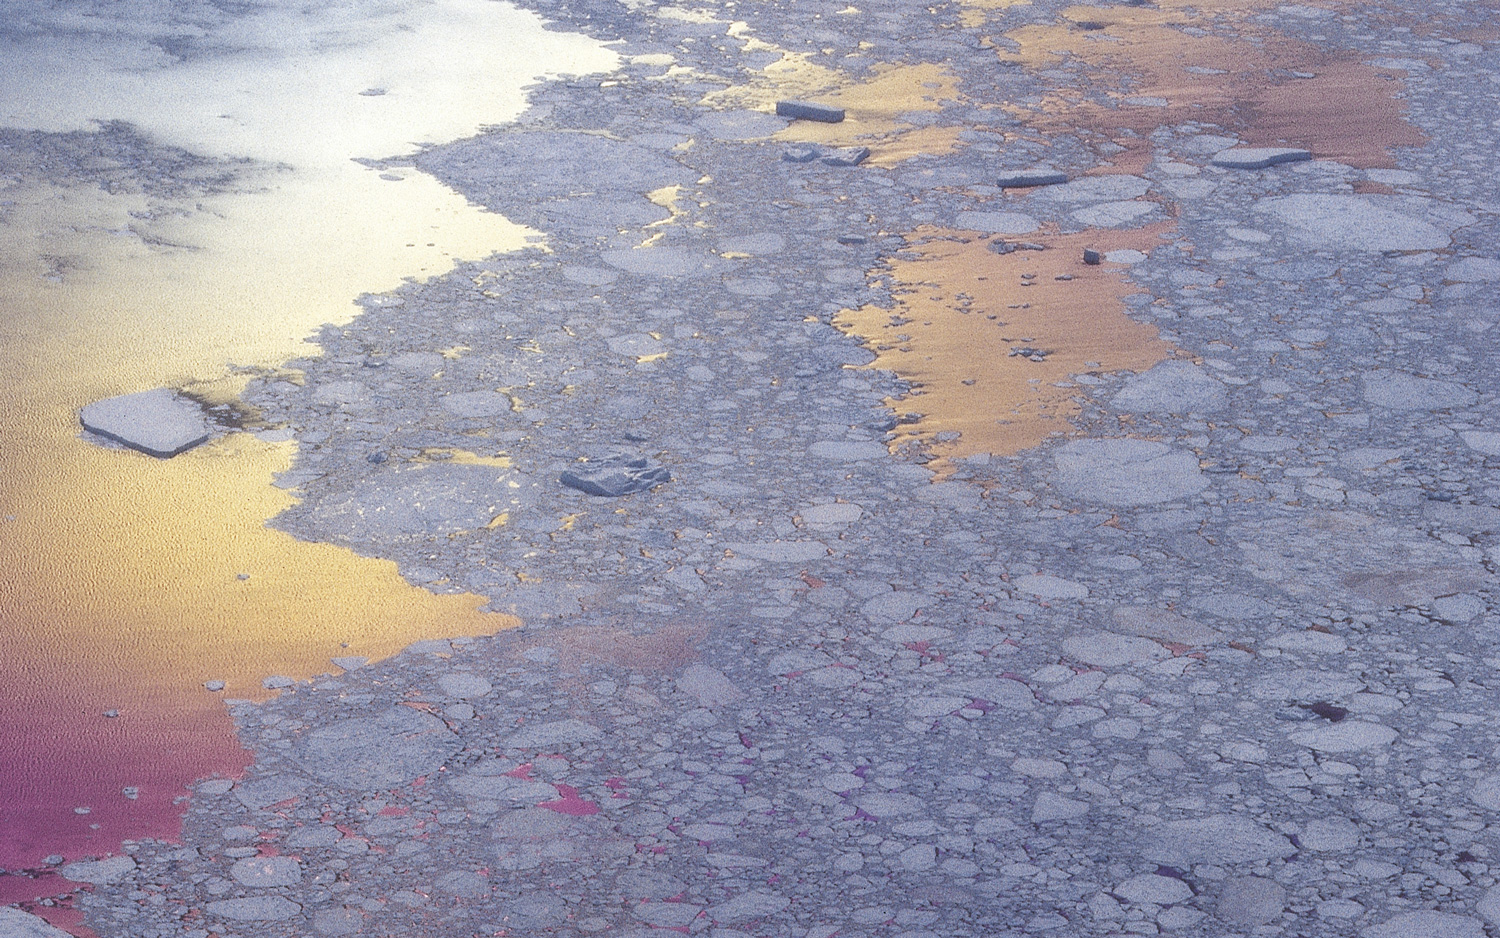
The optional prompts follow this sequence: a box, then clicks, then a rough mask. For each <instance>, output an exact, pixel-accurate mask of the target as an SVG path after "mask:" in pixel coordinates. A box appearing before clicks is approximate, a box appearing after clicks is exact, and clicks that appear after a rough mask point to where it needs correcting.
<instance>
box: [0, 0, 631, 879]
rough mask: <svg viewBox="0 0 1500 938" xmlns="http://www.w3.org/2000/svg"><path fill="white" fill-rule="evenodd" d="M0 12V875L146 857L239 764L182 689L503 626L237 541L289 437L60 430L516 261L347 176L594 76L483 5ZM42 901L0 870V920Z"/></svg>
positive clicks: (136, 6)
mask: <svg viewBox="0 0 1500 938" xmlns="http://www.w3.org/2000/svg"><path fill="white" fill-rule="evenodd" d="M5 14H6V15H5V18H4V20H3V21H0V43H3V44H4V46H5V49H4V53H3V55H4V62H5V67H4V68H3V69H0V125H3V126H5V127H7V128H10V129H8V130H5V131H3V132H0V144H3V146H0V440H4V441H5V442H4V446H3V447H0V519H3V520H0V655H3V658H0V660H3V661H4V663H5V666H6V671H7V678H6V684H5V694H4V696H3V703H0V745H4V746H5V748H6V752H7V759H6V760H5V761H4V762H3V763H0V832H3V833H0V867H4V868H6V869H10V870H15V869H17V868H27V867H35V866H37V864H39V863H40V861H41V860H42V858H43V857H44V856H45V855H47V854H53V853H56V854H61V855H64V856H69V857H71V856H77V855H82V854H103V853H106V852H110V851H112V850H114V849H116V848H117V846H118V843H119V841H120V840H121V839H122V838H125V837H133V836H143V835H150V836H171V835H172V834H173V833H174V830H175V827H176V823H177V820H176V818H177V812H178V807H177V806H176V805H175V804H174V801H175V799H177V798H178V797H179V796H180V795H181V794H182V793H183V791H184V789H183V785H184V783H186V782H188V781H190V780H191V779H193V778H195V777H199V776H202V775H206V774H211V773H214V772H233V771H235V770H237V769H238V768H239V767H240V766H241V765H242V763H243V758H244V756H243V754H241V753H240V752H239V750H238V746H237V744H236V742H235V739H234V736H233V733H232V728H231V726H230V724H229V721H228V719H227V717H226V715H225V713H224V711H223V708H222V705H221V704H220V702H219V700H218V698H216V697H215V696H213V695H212V694H210V693H208V692H207V691H205V690H204V689H203V688H202V687H201V686H200V685H201V682H203V681H205V680H210V679H218V680H224V681H227V682H228V688H227V690H226V691H225V693H227V694H230V695H235V696H242V697H248V696H255V695H257V694H262V693H264V691H263V690H262V688H261V687H260V683H259V682H260V680H261V678H262V677H264V676H265V675H267V674H271V673H279V674H284V675H288V676H291V677H305V676H308V675H311V674H315V673H318V672H321V671H324V670H326V669H328V667H329V666H328V664H327V660H328V658H329V657H330V656H333V655H341V654H342V655H365V656H369V657H378V656H380V655H383V654H389V653H390V652H392V651H394V650H395V649H397V648H399V647H401V646H403V645H405V644H407V643H409V642H411V641H413V640H417V639H421V638H424V637H435V636H439V635H461V634H476V633H482V632H488V631H493V630H494V629H496V628H500V627H504V626H506V625H508V624H511V623H513V621H514V620H512V619H508V618H506V617H502V616H494V615H487V614H484V613H481V612H479V611H478V607H479V605H480V604H481V603H482V602H483V599H482V597H476V596H441V597H439V596H434V595H432V594H430V593H427V592H425V591H423V590H419V589H415V588H413V587H411V586H409V585H408V584H406V583H405V582H404V581H402V580H401V578H400V577H399V576H398V575H397V573H396V571H395V567H394V565H392V564H390V563H387V562H383V561H376V560H369V559H364V558H359V557H356V556H354V555H353V554H351V553H349V552H348V551H346V550H343V549H338V548H334V547H331V546H328V545H320V544H305V543H301V542H298V541H295V540H294V539H292V538H291V537H289V536H287V535H285V534H281V533H279V532H276V531H272V530H268V529H266V528H265V526H264V522H265V519H267V518H269V517H271V516H273V515H274V514H276V513H277V512H278V511H280V510H282V509H283V508H284V507H286V505H287V504H289V496H288V495H287V494H286V493H283V492H281V491H280V490H278V489H275V488H273V487H272V486H271V485H270V482H271V479H272V477H273V475H274V474H275V473H276V472H278V471H282V470H285V469H286V468H287V467H288V466H289V464H290V460H291V458H292V455H293V450H292V446H291V444H287V443H272V442H269V441H267V440H262V439H258V438H256V437H255V436H253V435H250V434H246V433H237V434H233V435H229V436H227V437H224V438H222V439H220V440H218V441H216V442H214V443H211V444H209V445H207V446H205V447H202V448H200V449H199V450H195V451H193V452H190V453H187V454H184V455H183V456H179V457H177V458H176V459H173V460H170V461H159V460H154V459H151V458H150V457H146V456H142V455H140V454H138V453H134V452H129V451H124V450H118V449H106V448H102V447H99V446H97V445H95V444H94V443H92V442H88V441H85V440H83V439H81V438H80V434H79V431H78V425H77V411H78V408H79V407H81V406H82V405H83V404H85V403H88V402H89V401H91V400H95V399H98V398H101V397H105V396H110V395H114V394H120V393H126V392H130V391H135V390H140V389H142V388H146V387H152V386H157V385H171V386H177V387H182V386H186V385H190V384H197V385H202V386H209V387H214V386H219V387H222V386H223V384H224V383H225V379H226V376H228V375H229V374H230V365H231V364H233V365H237V366H248V367H259V368H269V367H275V366H276V365H278V364H279V363H281V362H283V361H285V360H286V359H288V358H291V357H295V356H298V355H305V354H307V352H308V349H307V346H306V345H304V344H303V343H302V340H303V337H304V336H306V335H308V334H310V333H311V332H312V331H313V330H314V329H315V328H316V327H317V326H318V325H319V324H321V323H324V322H341V321H347V320H348V319H349V318H351V317H352V316H353V315H354V314H355V313H356V312H357V309H356V307H355V306H354V304H353V300H354V298H355V297H356V296H358V295H359V294H361V293H364V292H380V291H385V290H389V289H392V288H394V287H397V286H399V285H400V284H401V283H402V282H403V281H405V280H407V279H410V278H418V279H420V278H425V277H429V276H432V275H435V274H440V273H443V272H445V271H447V270H449V269H451V267H452V265H453V263H454V260H455V259H456V258H465V259H478V258H482V257H484V256H486V255H488V254H490V253H493V252H496V251H500V250H506V249H511V248H515V247H519V246H520V245H521V244H522V243H523V242H524V238H525V237H526V236H527V234H528V232H527V231H526V230H525V229H522V228H520V227H518V226H515V225H512V224H510V223H509V222H507V221H506V220H505V219H503V218H501V217H499V216H497V215H493V214H489V213H486V212H483V211H481V210H479V209H477V208H475V207H474V206H471V205H469V204H468V203H467V202H465V200H463V199H462V198H460V197H459V196H457V195H455V194H454V193H452V192H451V191H449V190H447V189H445V188H443V187H442V186H441V185H439V184H438V183H437V182H436V181H435V180H432V179H431V178H430V177H426V176H423V175H421V174H418V173H414V172H402V171H390V170H376V169H372V168H370V167H368V166H366V165H362V164H361V163H358V162H355V161H354V159H355V158H369V159H374V158H381V157H388V156H392V155H398V154H401V153H407V152H411V151H412V150H413V147H414V146H415V145H418V144H422V143H430V142H438V141H444V140H448V139H453V138H456V137H460V136H464V135H468V134H471V133H474V132H475V131H476V130H478V129H480V127H481V126H483V125H485V124H495V123H500V122H503V121H506V120H508V119H511V118H513V117H514V116H515V115H516V114H517V113H518V112H519V110H520V108H521V107H522V106H523V105H524V96H523V87H524V86H525V85H526V84H527V83H529V82H530V81H531V80H533V78H534V77H536V76H539V75H541V74H542V73H543V72H587V71H596V70H601V69H607V68H610V67H612V66H613V64H614V62H615V57H614V56H613V54H612V53H609V52H607V51H605V50H603V49H602V48H600V47H599V46H597V45H596V44H595V43H593V42H591V41H588V40H585V39H584V38H582V37H576V36H569V35H566V34H561V33H556V32H549V31H547V30H545V29H543V28H542V24H541V22H540V21H539V20H537V19H536V18H535V17H533V16H531V15H530V14H524V13H521V12H520V11H517V10H515V9H513V8H510V7H506V6H503V5H500V4H496V3H491V2H487V0H428V2H416V0H390V2H384V3H381V4H378V5H373V6H372V5H370V4H365V3H353V2H348V3H333V4H319V5H316V6H306V5H302V4H298V3H290V2H280V0H272V2H261V3H254V4H244V5H236V6H234V7H232V8H227V9H226V8H221V7H218V6H215V5H212V4H207V3H171V4H168V3H160V4H151V3H132V4H128V5H122V4H117V3H106V2H102V0H101V2H98V3H87V2H85V3H79V2H75V0H69V2H67V3H62V2H58V3H55V4H49V3H45V2H35V3H16V2H12V3H8V4H6V6H5ZM96 122H110V123H105V124H103V125H100V124H98V123H96ZM120 122H123V123H120ZM106 711H112V712H116V713H117V715H116V716H106V715H105V712H106ZM127 790H128V792H127ZM56 885H59V886H65V885H66V884H60V883H59V884H56ZM41 888H43V884H42V883H33V882H28V881H24V880H22V881H19V882H18V881H17V880H15V879H14V878H10V877H6V878H4V879H3V880H0V890H3V893H4V894H3V895H0V901H9V900H11V899H15V898H21V897H23V896H24V895H31V894H36V892H37V890H39V889H41Z"/></svg>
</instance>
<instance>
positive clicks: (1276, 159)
mask: <svg viewBox="0 0 1500 938" xmlns="http://www.w3.org/2000/svg"><path fill="white" fill-rule="evenodd" d="M1310 159H1312V154H1311V153H1309V152H1308V151H1307V150H1298V149H1294V148H1292V147H1234V148H1233V149H1229V150H1220V151H1219V152H1218V153H1216V154H1214V158H1213V164H1214V165H1215V166H1222V167H1224V168H1225V169H1265V168H1266V167H1267V166H1275V165H1277V164H1278V163H1300V162H1302V161H1303V160H1310Z"/></svg>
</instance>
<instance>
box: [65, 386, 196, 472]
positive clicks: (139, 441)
mask: <svg viewBox="0 0 1500 938" xmlns="http://www.w3.org/2000/svg"><path fill="white" fill-rule="evenodd" d="M79 418H80V419H81V420H82V421H83V428H84V429H85V430H88V431H89V432H90V433H97V434H99V435H100V436H104V437H109V438H110V439H111V440H114V441H115V442H117V443H124V444H125V445H126V446H129V447H130V448H131V449H138V450H140V451H141V452H143V453H149V454H150V455H152V456H155V457H157V458H159V459H167V458H170V457H172V456H176V455H177V454H178V453H180V452H182V451H184V450H189V449H192V448H193V447H194V446H197V445H198V444H200V443H205V442H207V441H208V438H209V436H210V435H211V434H210V433H209V429H208V423H207V422H206V421H205V420H204V419H203V412H202V411H201V410H199V409H198V405H196V404H194V403H192V402H191V401H185V400H183V399H182V398H180V397H178V396H177V395H176V394H174V393H172V391H170V390H168V389H167V388H155V389H153V390H150V391H138V392H137V393H135V394H123V395H121V396H120V397H110V398H105V399H104V400H102V401H95V402H94V403H92V404H89V405H88V406H86V407H84V408H83V411H82V412H81V413H80V414H79Z"/></svg>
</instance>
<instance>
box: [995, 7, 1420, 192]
mask: <svg viewBox="0 0 1500 938" xmlns="http://www.w3.org/2000/svg"><path fill="white" fill-rule="evenodd" d="M1276 6H1277V4H1276V2H1274V0H1161V2H1159V3H1156V4H1154V5H1152V6H1149V7H1126V6H1074V7H1069V8H1068V9H1067V10H1065V11H1064V12H1063V15H1062V18H1061V20H1060V21H1059V22H1057V23H1054V24H1047V25H1041V24H1033V25H1028V26H1023V27H1020V28H1018V29H1015V30H1012V31H1010V32H1008V33H1006V34H1005V36H1006V38H1007V39H1009V40H1011V41H1012V42H1014V43H1017V44H1019V47H1020V48H1019V51H1018V52H1012V51H1009V50H1005V49H1002V50H1000V52H999V55H1000V58H1001V59H1002V60H1005V61H1010V62H1017V63H1019V64H1022V65H1025V66H1028V67H1031V68H1049V67H1057V66H1062V65H1067V64H1070V63H1073V62H1078V63H1082V64H1084V65H1086V66H1089V67H1090V68H1091V69H1092V70H1091V71H1090V73H1089V79H1090V81H1091V82H1094V83H1097V82H1103V83H1104V85H1103V86H1104V87H1105V88H1106V89H1108V93H1109V94H1110V96H1111V97H1112V98H1113V99H1114V100H1113V101H1112V102H1111V103H1110V104H1109V105H1108V106H1106V105H1104V104H1101V103H1098V102H1094V101H1089V100H1085V99H1084V97H1083V96H1082V95H1080V94H1079V93H1078V92H1077V91H1076V90H1069V91H1065V92H1058V93H1053V94H1050V95H1048V96H1046V100H1044V101H1043V102H1042V104H1041V105H1040V106H1039V107H1038V108H1037V109H1036V110H1032V109H1029V108H1025V107H1013V108H1012V110H1013V112H1015V113H1016V114H1017V115H1018V116H1022V117H1023V119H1025V120H1026V121H1027V122H1028V123H1029V124H1031V125H1032V126H1033V127H1036V128H1038V129H1043V130H1049V129H1050V130H1063V129H1074V128H1077V127H1078V126H1080V125H1082V126H1085V127H1090V128H1093V129H1095V130H1097V131H1100V132H1103V133H1105V134H1107V135H1110V136H1111V137H1112V138H1113V139H1114V140H1115V142H1117V143H1120V144H1122V145H1124V146H1126V147H1127V148H1129V149H1131V150H1133V151H1139V152H1137V153H1136V159H1135V162H1136V163H1139V162H1143V161H1144V160H1145V159H1146V157H1145V156H1144V150H1145V147H1146V143H1145V141H1144V140H1143V139H1142V135H1146V134H1149V133H1150V132H1151V131H1152V130H1154V129H1155V128H1157V127H1159V126H1163V125H1168V124H1174V123H1181V122H1184V121H1197V122H1200V123H1211V124H1217V125H1219V126H1222V127H1224V128H1226V129H1228V130H1230V131H1233V132H1235V133H1238V134H1240V135H1242V136H1243V137H1244V139H1245V140H1246V141H1247V142H1249V143H1251V144H1256V145H1276V144H1289V145H1295V146H1301V147H1305V148H1307V149H1310V150H1312V152H1313V154H1314V156H1317V157H1319V158H1327V159H1337V160H1341V161H1343V162H1346V163H1349V164H1350V165H1353V166H1359V167H1377V166H1393V165H1395V163H1394V158H1393V156H1392V154H1391V150H1392V148H1394V147H1401V146H1419V145H1421V144H1422V143H1424V142H1425V140H1426V137H1425V136H1424V135H1423V134H1422V133H1421V131H1420V130H1418V129H1417V128H1416V127H1415V126H1414V125H1412V124H1410V123H1409V122H1408V121H1407V120H1406V118H1405V108H1404V106H1403V105H1402V103H1401V101H1400V99H1399V95H1400V93H1401V91H1402V83H1401V81H1400V78H1401V75H1402V73H1401V72H1400V71H1399V70H1396V69H1390V68H1380V67H1376V66H1373V65H1368V64H1366V63H1364V62H1363V61H1361V57H1360V56H1358V55H1357V54H1353V53H1350V52H1345V51H1341V50H1334V49H1328V48H1324V47H1322V46H1319V45H1316V44H1313V43H1309V42H1303V41H1300V40H1297V39H1293V38H1291V37H1289V36H1286V35H1284V34H1282V33H1279V32H1277V31H1276V30H1274V29H1272V28H1270V27H1269V26H1266V25H1264V24H1262V23H1260V22H1257V21H1255V20H1254V19H1252V18H1251V15H1252V14H1255V13H1260V12H1264V11H1266V10H1268V9H1274V8H1275V7H1276ZM1123 130H1128V131H1131V132H1132V133H1131V134H1129V135H1126V134H1121V133H1120V131H1123ZM1117 162H1119V163H1127V164H1128V163H1130V162H1131V160H1130V158H1129V156H1127V157H1125V158H1123V159H1122V160H1120V161H1117Z"/></svg>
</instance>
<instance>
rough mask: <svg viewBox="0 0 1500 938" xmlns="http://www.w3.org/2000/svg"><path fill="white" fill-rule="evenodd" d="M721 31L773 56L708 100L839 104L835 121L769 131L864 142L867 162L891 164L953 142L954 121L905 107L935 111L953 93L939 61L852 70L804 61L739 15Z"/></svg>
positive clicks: (781, 136)
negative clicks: (929, 120) (929, 122)
mask: <svg viewBox="0 0 1500 938" xmlns="http://www.w3.org/2000/svg"><path fill="white" fill-rule="evenodd" d="M728 35H729V36H731V37H733V38H737V39H742V40H744V41H745V43H746V45H745V51H746V52H774V53H776V54H778V55H780V56H781V58H780V59H779V60H777V61H775V62H772V63H770V64H769V65H766V66H765V67H764V68H762V69H760V71H759V73H758V74H757V76H756V78H755V79H754V80H753V81H751V82H750V83H749V84H747V85H736V86H734V87H731V88H726V89H724V90H722V91H716V92H714V93H712V94H710V95H707V96H706V97H705V98H704V102H705V103H707V104H709V105H711V106H713V107H721V108H722V107H745V108H753V109H757V110H762V111H771V110H773V109H774V108H775V106H776V102H777V101H782V100H787V99H794V98H806V99H810V100H816V101H818V102H820V103H823V104H829V105H832V106H834V107H840V108H843V109H844V111H845V118H844V120H843V121H841V122H839V123H837V124H825V123H821V122H818V121H805V120H803V121H793V122H792V123H791V125H790V126H788V127H787V128H786V129H784V130H781V131H779V132H778V133H776V134H774V135H773V136H772V138H771V139H773V140H779V141H785V142H789V143H817V144H822V145H823V146H833V147H849V146H867V147H869V148H870V150H871V154H870V158H869V160H868V161H867V162H868V163H869V164H870V165H872V166H894V165H896V164H897V163H900V162H902V161H903V160H907V159H910V158H911V157H913V156H916V155H918V154H930V155H933V156H941V155H943V154H946V153H952V152H953V151H954V150H955V149H956V148H957V146H958V142H959V134H960V133H961V132H962V131H963V130H964V129H965V128H963V127H957V126H919V125H917V124H915V123H913V122H912V121H910V120H906V119H903V118H904V116H905V115H910V114H923V113H936V112H938V111H941V110H942V109H943V107H944V105H946V104H948V103H951V102H954V101H957V100H959V98H960V97H961V95H960V93H959V90H958V76H957V75H955V74H954V73H953V72H952V71H950V70H949V69H948V68H946V67H945V66H943V65H941V64H938V63H932V62H921V63H917V64H915V65H895V64H881V65H876V66H874V67H872V68H871V69H870V70H869V73H868V76H867V77H863V78H856V77H854V76H852V75H851V74H849V73H848V72H845V71H841V70H839V69H835V68H829V67H828V66H826V65H820V64H818V63H816V62H814V61H812V56H811V54H809V53H805V52H791V51H788V50H786V49H783V48H781V47H780V46H777V45H774V44H772V43H769V42H766V41H764V40H761V39H758V38H756V37H754V36H751V35H750V33H749V27H748V26H747V25H746V24H744V23H735V24H733V25H731V26H730V28H729V30H728Z"/></svg>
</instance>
